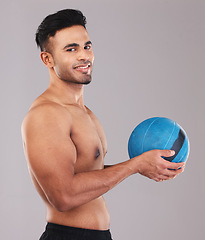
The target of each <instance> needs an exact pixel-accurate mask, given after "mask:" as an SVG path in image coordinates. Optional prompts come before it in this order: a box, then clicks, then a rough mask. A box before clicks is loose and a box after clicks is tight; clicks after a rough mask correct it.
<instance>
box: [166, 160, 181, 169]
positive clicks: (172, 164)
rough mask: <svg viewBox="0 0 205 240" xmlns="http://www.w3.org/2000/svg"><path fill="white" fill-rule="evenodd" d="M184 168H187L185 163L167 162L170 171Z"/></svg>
mask: <svg viewBox="0 0 205 240" xmlns="http://www.w3.org/2000/svg"><path fill="white" fill-rule="evenodd" d="M165 161H166V160H165ZM184 167H185V163H184V162H180V163H175V162H167V168H168V169H169V170H175V171H176V170H178V169H181V168H184Z"/></svg>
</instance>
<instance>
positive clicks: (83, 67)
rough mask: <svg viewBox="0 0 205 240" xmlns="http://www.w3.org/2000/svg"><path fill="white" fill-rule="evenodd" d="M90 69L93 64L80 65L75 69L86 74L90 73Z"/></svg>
mask: <svg viewBox="0 0 205 240" xmlns="http://www.w3.org/2000/svg"><path fill="white" fill-rule="evenodd" d="M90 67H91V63H87V64H79V65H76V66H75V67H74V69H75V70H77V71H80V72H83V73H86V72H88V71H89V69H90Z"/></svg>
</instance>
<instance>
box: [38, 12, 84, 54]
mask: <svg viewBox="0 0 205 240" xmlns="http://www.w3.org/2000/svg"><path fill="white" fill-rule="evenodd" d="M75 25H81V26H83V27H84V28H85V29H86V27H85V25H86V17H85V16H84V15H83V14H82V12H81V11H79V10H74V9H64V10H61V11H58V12H57V13H54V14H50V15H48V16H47V17H46V18H45V19H44V20H43V21H42V23H41V24H40V25H39V27H38V29H37V32H36V44H37V46H38V47H40V49H41V51H46V50H48V49H47V48H48V43H49V38H50V37H53V36H55V34H56V32H57V31H59V30H61V29H64V28H67V27H71V26H75Z"/></svg>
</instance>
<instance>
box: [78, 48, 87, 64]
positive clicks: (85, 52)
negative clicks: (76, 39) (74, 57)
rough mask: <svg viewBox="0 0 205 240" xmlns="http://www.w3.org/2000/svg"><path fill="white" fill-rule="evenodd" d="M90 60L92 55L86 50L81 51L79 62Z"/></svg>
mask: <svg viewBox="0 0 205 240" xmlns="http://www.w3.org/2000/svg"><path fill="white" fill-rule="evenodd" d="M89 58H90V54H89V53H88V51H86V49H84V48H82V49H79V51H78V60H79V61H87V60H89Z"/></svg>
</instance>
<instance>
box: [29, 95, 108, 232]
mask: <svg viewBox="0 0 205 240" xmlns="http://www.w3.org/2000/svg"><path fill="white" fill-rule="evenodd" d="M41 103H43V101H42V100H41V98H39V99H37V100H36V101H35V102H34V104H33V107H36V106H38V105H40V104H41ZM62 107H64V108H66V109H67V110H68V112H69V113H70V115H71V116H72V128H71V132H70V137H71V139H72V141H73V143H74V145H75V147H76V151H77V159H76V163H75V173H80V172H87V171H92V170H98V169H103V168H104V157H105V154H106V152H107V143H106V138H105V134H104V131H103V128H102V126H101V124H100V123H99V121H98V119H97V118H96V117H95V115H94V114H93V113H92V112H91V111H90V110H89V109H88V108H84V109H82V108H80V107H79V106H76V105H66V106H65V105H64V106H62ZM31 177H32V180H33V183H34V185H35V187H36V189H37V191H38V192H39V194H40V196H41V197H42V199H43V200H44V202H45V204H46V208H47V217H46V220H47V221H48V222H52V223H56V224H61V225H66V226H72V227H79V228H87V229H97V230H107V229H108V228H109V224H110V218H109V213H108V209H107V206H106V203H105V201H104V199H103V197H102V196H101V197H99V198H97V199H94V200H92V201H91V202H89V203H87V204H84V205H82V206H80V207H77V208H74V209H72V210H69V211H67V212H59V211H57V210H56V209H55V208H54V207H53V206H52V205H51V204H50V203H49V202H48V200H47V198H46V196H45V195H44V193H43V191H42V189H41V187H40V186H39V185H38V183H37V181H36V180H35V178H34V176H33V175H32V173H31Z"/></svg>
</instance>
